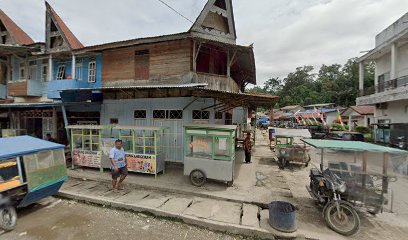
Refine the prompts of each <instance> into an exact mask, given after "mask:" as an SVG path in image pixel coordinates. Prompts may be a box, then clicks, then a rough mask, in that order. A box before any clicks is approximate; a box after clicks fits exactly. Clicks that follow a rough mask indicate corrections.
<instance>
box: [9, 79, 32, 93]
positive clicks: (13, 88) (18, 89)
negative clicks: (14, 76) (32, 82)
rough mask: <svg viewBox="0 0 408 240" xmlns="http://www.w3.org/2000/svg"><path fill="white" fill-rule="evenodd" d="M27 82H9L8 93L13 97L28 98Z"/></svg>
mask: <svg viewBox="0 0 408 240" xmlns="http://www.w3.org/2000/svg"><path fill="white" fill-rule="evenodd" d="M27 84H28V82H27V81H22V82H9V83H8V93H9V95H10V96H13V97H23V96H27V90H28V89H27Z"/></svg>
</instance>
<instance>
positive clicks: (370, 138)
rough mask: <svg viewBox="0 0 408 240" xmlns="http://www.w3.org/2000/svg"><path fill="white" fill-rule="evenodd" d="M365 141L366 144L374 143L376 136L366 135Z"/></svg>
mask: <svg viewBox="0 0 408 240" xmlns="http://www.w3.org/2000/svg"><path fill="white" fill-rule="evenodd" d="M364 140H365V141H366V142H374V136H373V134H371V133H368V134H364Z"/></svg>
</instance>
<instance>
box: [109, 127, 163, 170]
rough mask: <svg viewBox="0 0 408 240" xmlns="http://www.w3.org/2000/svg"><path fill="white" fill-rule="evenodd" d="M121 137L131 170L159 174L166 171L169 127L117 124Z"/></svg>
mask: <svg viewBox="0 0 408 240" xmlns="http://www.w3.org/2000/svg"><path fill="white" fill-rule="evenodd" d="M113 130H117V131H118V134H119V139H121V140H122V141H123V148H124V149H125V152H126V162H127V167H128V170H129V172H137V173H145V174H154V175H155V177H157V174H158V173H160V172H162V173H164V169H165V159H166V154H167V153H168V151H166V150H165V142H166V139H165V138H166V136H167V137H168V136H169V134H166V132H167V131H169V128H167V127H146V126H115V127H114V128H113Z"/></svg>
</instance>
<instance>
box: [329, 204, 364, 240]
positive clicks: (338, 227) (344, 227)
mask: <svg viewBox="0 0 408 240" xmlns="http://www.w3.org/2000/svg"><path fill="white" fill-rule="evenodd" d="M339 209H340V213H339V212H338V211H337V206H336V201H332V202H330V203H328V205H327V206H326V207H325V210H324V213H323V214H324V220H325V221H326V223H327V225H328V227H329V228H330V229H332V230H333V231H335V232H337V233H339V234H341V235H344V236H351V235H354V234H356V233H357V232H358V231H359V230H360V217H359V216H358V214H357V212H356V210H355V209H354V207H353V206H352V205H351V204H349V203H347V202H345V201H339Z"/></svg>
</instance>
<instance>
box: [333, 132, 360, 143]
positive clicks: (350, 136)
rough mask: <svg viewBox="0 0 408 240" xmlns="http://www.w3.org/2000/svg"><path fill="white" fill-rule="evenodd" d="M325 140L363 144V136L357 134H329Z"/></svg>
mask: <svg viewBox="0 0 408 240" xmlns="http://www.w3.org/2000/svg"><path fill="white" fill-rule="evenodd" d="M325 139H329V140H340V141H358V142H364V141H365V140H364V135H363V134H361V133H357V132H330V133H328V134H327V135H326V137H325Z"/></svg>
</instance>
